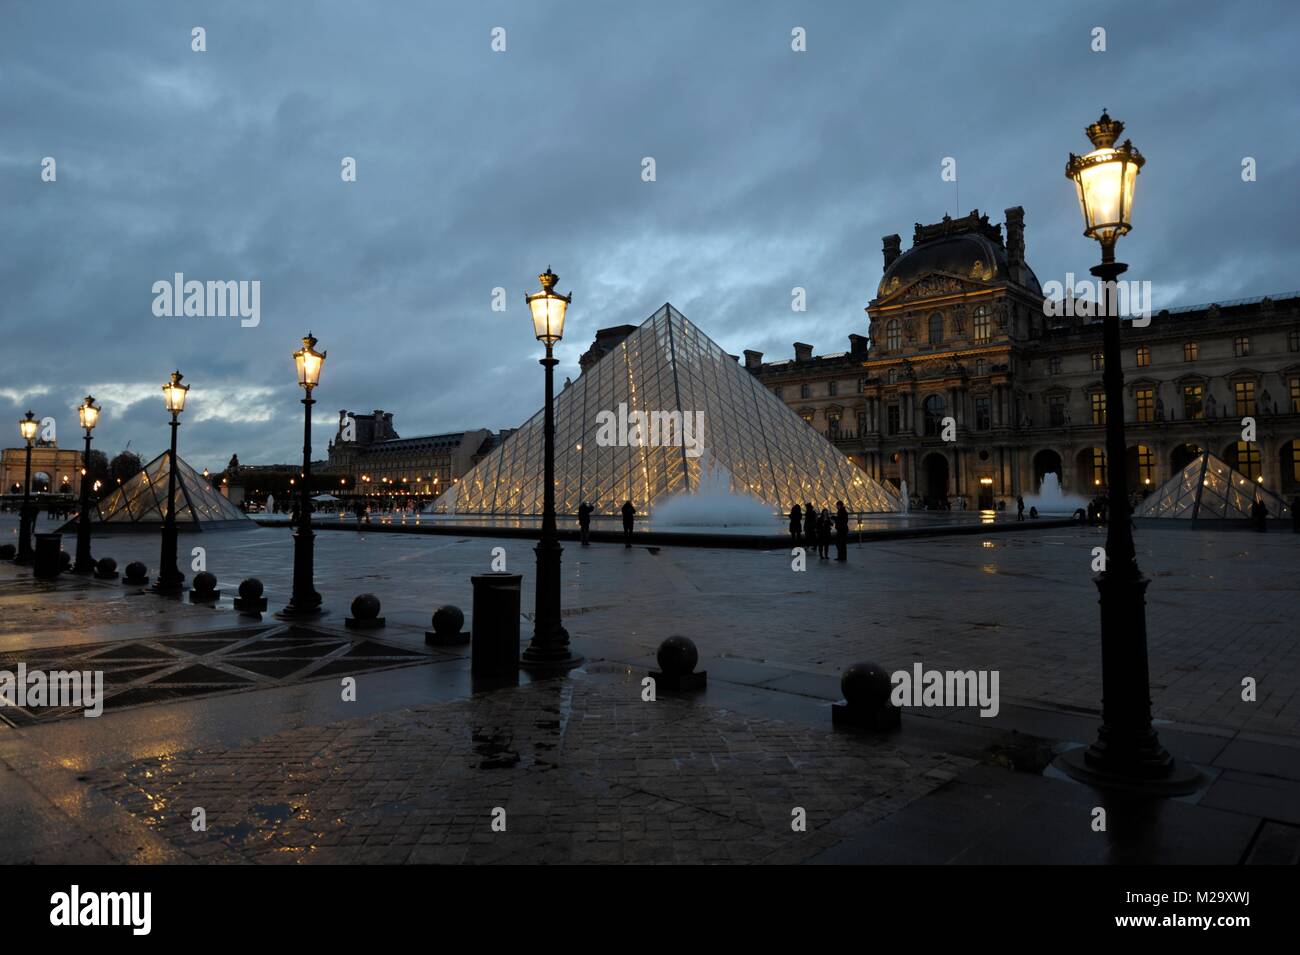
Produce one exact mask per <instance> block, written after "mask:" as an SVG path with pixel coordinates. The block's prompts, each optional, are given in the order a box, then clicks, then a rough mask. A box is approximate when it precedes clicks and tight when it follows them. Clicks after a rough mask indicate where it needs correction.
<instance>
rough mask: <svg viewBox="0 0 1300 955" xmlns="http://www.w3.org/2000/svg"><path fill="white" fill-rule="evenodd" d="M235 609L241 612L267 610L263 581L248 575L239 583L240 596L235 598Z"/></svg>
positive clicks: (261, 611)
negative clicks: (263, 594) (263, 593)
mask: <svg viewBox="0 0 1300 955" xmlns="http://www.w3.org/2000/svg"><path fill="white" fill-rule="evenodd" d="M235 609H236V610H238V611H239V612H240V613H247V614H260V613H263V612H264V611H265V610H266V598H265V597H263V596H262V582H261V581H260V580H258V579H257V578H256V577H247V578H245V579H244V580H243V581H242V582H241V583H240V585H239V596H238V597H236V598H235Z"/></svg>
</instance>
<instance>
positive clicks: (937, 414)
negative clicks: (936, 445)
mask: <svg viewBox="0 0 1300 955" xmlns="http://www.w3.org/2000/svg"><path fill="white" fill-rule="evenodd" d="M947 408H948V403H947V402H946V401H944V400H943V395H930V396H929V397H928V398H926V399H925V402H924V403H923V404H922V405H921V409H922V411H923V412H924V413H925V436H926V437H927V438H933V437H935V436H936V435H938V434H939V432H941V431H942V430H943V417H944V412H945V411H947Z"/></svg>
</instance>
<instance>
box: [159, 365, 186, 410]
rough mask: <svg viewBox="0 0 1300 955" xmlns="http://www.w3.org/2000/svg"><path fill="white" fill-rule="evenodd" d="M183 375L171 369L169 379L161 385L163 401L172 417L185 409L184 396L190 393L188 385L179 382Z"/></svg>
mask: <svg viewBox="0 0 1300 955" xmlns="http://www.w3.org/2000/svg"><path fill="white" fill-rule="evenodd" d="M184 377H185V376H184V375H182V374H181V373H180V372H179V371H173V372H172V378H171V381H169V382H167V384H165V385H163V386H162V390H163V401H164V402H166V404H167V410H168V411H170V412H171V413H172V417H173V418H174V417H176V416H177V415H178V414H180V413H181V412H182V411H184V410H185V397H186V395H188V394H189V393H190V386H189V385H182V384H181V379H182V378H184Z"/></svg>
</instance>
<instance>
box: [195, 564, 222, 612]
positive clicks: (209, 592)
mask: <svg viewBox="0 0 1300 955" xmlns="http://www.w3.org/2000/svg"><path fill="white" fill-rule="evenodd" d="M220 598H221V591H220V590H218V589H217V576H216V574H212V573H209V572H208V571H206V570H204V571H200V572H199V573H197V574H195V575H194V586H193V588H192V589H191V590H190V603H193V604H208V603H216V601H217V600H219V599H220Z"/></svg>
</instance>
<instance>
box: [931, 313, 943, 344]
mask: <svg viewBox="0 0 1300 955" xmlns="http://www.w3.org/2000/svg"><path fill="white" fill-rule="evenodd" d="M942 341H943V313H942V312H935V313H934V314H933V315H931V316H930V344H931V345H938V344H939V343H940V342H942Z"/></svg>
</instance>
